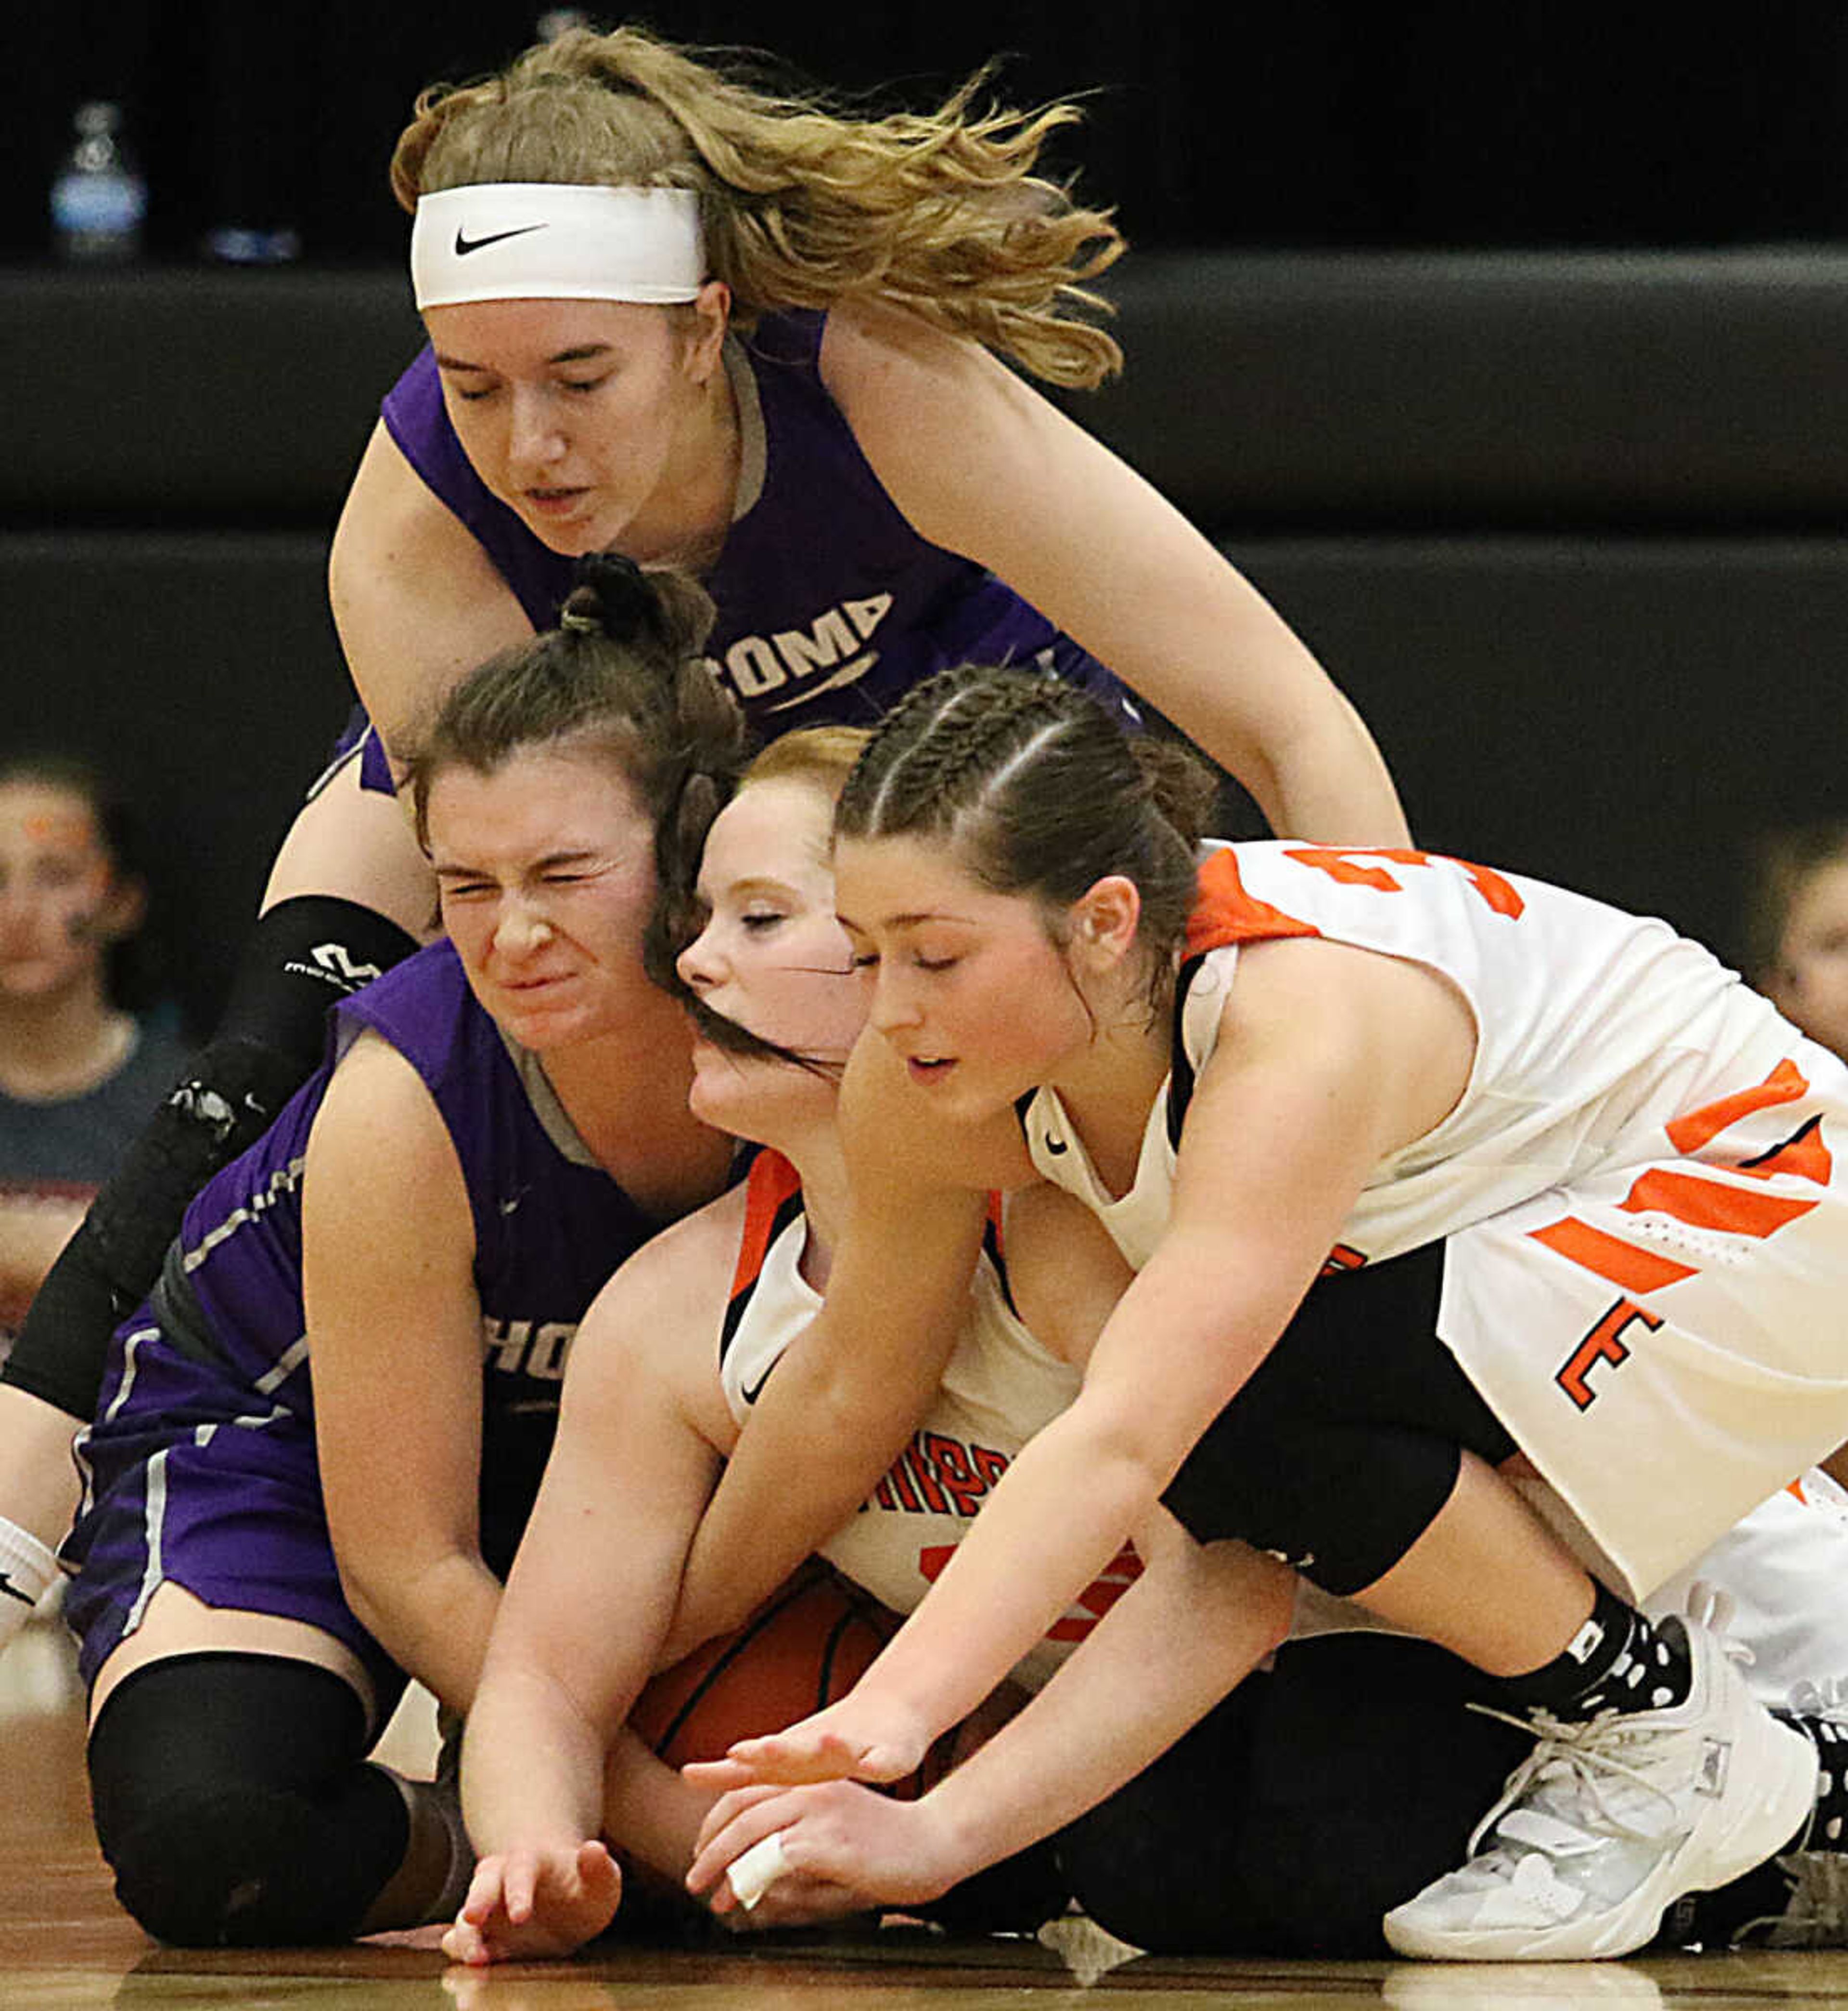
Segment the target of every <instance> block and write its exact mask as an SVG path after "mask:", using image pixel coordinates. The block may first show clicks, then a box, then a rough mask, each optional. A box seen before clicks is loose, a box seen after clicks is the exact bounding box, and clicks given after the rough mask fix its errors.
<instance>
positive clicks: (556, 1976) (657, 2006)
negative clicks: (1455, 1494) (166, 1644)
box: [0, 1628, 1848, 2011]
mask: <svg viewBox="0 0 1848 2011" xmlns="http://www.w3.org/2000/svg"><path fill="white" fill-rule="evenodd" d="M31 1632H32V1635H38V1636H39V1637H40V1638H39V1639H37V1640H34V1639H32V1638H31V1636H30V1635H29V1636H28V1639H27V1641H26V1642H25V1643H23V1644H22V1649H21V1650H20V1651H19V1652H18V1653H17V1656H16V1655H10V1654H9V1656H8V1657H6V1660H5V1665H4V1666H3V1668H0V2011H104V2007H112V2011H113V2007H121V2011H233V2007H244V2006H250V2007H261V2011H1073V2008H1074V2007H1082V2011H1181V2008H1182V2007H1185V2011H1207V2007H1208V2006H1213V2007H1242V2011H1253V2007H1260V2006H1261V2007H1263V2011H1322V2007H1331V2006H1339V2007H1342V2011H1363V2007H1366V2006H1372V2005H1376V2004H1379V2005H1385V2006H1393V2007H1396V2011H1414V2007H1416V2011H1576V2007H1578V2006H1605V2005H1608V2006H1613V2007H1615V2006H1626V2005H1627V2006H1638V2007H1645V2006H1651V2007H1653V2006H1661V2007H1666V2008H1667V2011H1686V2007H1694V2006H1697V2007H1699V2011H1744V2007H1747V2006H1771V2005H1783V2006H1802V2005H1814V2006H1823V2005H1844V2006H1848V1953H1844V1954H1842V1955H1835V1954H1828V1955H1768V1954H1754V1955H1746V1956H1716V1957H1708V1958H1697V1957H1682V1958H1676V1959H1669V1960H1661V1961H1647V1962H1630V1963H1594V1964H1586V1965H1583V1966H1573V1965H1562V1966H1558V1967H1544V1966H1541V1965H1533V1966H1527V1967H1520V1966H1516V1967H1502V1968H1497V1967H1481V1968H1467V1967H1442V1966H1430V1967H1427V1966H1424V1965H1420V1964H1417V1963H1398V1964H1393V1963H1249V1962H1246V1963H1233V1962H1221V1961H1210V1962H1209V1961H1197V1962H1196V1961H1183V1960H1178V1959H1152V1958H1146V1957H1140V1958H1139V1957H1129V1958H1128V1959H1125V1951H1124V1950H1122V1949H1121V1946H1120V1945H1117V1944H1114V1943H1110V1942H1107V1940H1105V1939H1104V1938H1102V1937H1099V1936H1096V1935H1094V1934H1093V1933H1092V1932H1091V1931H1089V1930H1088V1929H1087V1928H1086V1927H1085V1925H1084V1924H1083V1923H1069V1924H1061V1929H1060V1930H1057V1931H1055V1938H1057V1941H1058V1942H1059V1944H1060V1945H1058V1946H1057V1947H1044V1946H1039V1945H1035V1944H1032V1943H1030V1942H958V1943H953V1942H943V1941H933V1940H929V1939H926V1938H919V1937H917V1936H915V1935H914V1934H911V1933H910V1932H908V1931H907V1932H903V1933H897V1934H885V1935H883V1936H877V1937H874V1936H865V1937H862V1938H858V1939H857V1940H855V1941H852V1942H818V1943H814V1944H811V1945H805V1946H802V1947H795V1948H792V1947H790V1946H787V1945H784V1946H782V1947H779V1948H777V1949H769V1948H759V1949H755V1950H749V1951H747V1952H739V1953H737V1954H735V1955H734V1954H731V1953H729V1952H727V1953H723V1954H719V1955H713V1954H707V1953H700V1954H659V1953H652V1952H651V1953H646V1954H642V1953H624V1952H614V1953H612V1954H609V1955H607V1956H599V1958H597V1959H589V1960H584V1961H580V1962H575V1963H569V1964H555V1965H554V1964H546V1965H536V1964H535V1965H532V1966H528V1967H510V1968H506V1969H499V1970H489V1971H471V1970H458V1969H456V1968H453V1967H451V1966H450V1965H449V1964H448V1963H446V1962H445V1961H444V1959H443V1958H442V1955H441V1954H440V1953H439V1952H438V1951H437V1949H435V1947H434V1946H433V1945H432V1937H431V1936H430V1935H428V1934H425V1935H422V1936H404V1937H396V1938H381V1939H380V1940H378V1941H374V1942H364V1943H361V1944H359V1945H356V1946H354V1947H352V1948H350V1949H316V1950H311V1951H306V1952H286V1951H285V1952H265V1953H261V1954H256V1953H244V1952H224V1953H215V1952H199V1951H196V1950H187V1949H162V1948H159V1947H157V1946H156V1945H155V1944H153V1943H152V1942H149V1941H148V1940H147V1938H145V1937H144V1935H143V1934H142V1933H141V1932H140V1929H139V1928H137V1927H136V1926H135V1925H134V1924H133V1922H132V1921H130V1920H129V1919H127V1917H126V1916H125V1915H123V1913H121V1912H120V1911H119V1909H118V1908H117V1906H116V1903H115V1901H114V1899H113V1898H112V1896H111V1894H110V1891H109V1885H108V1874H107V1873H106V1872H105V1870H104V1868H103V1866H102V1863H101V1860H100V1859H99V1858H98V1855H97V1850H96V1845H95V1842H94V1838H93V1837H92V1835H91V1830H90V1824H89V1813H88V1808H87V1802H86V1798H85V1792H84V1774H83V1721H82V1716H81V1713H80V1709H79V1708H78V1707H77V1705H76V1702H75V1700H74V1698H73V1696H72V1695H71V1693H70V1692H69V1689H68V1687H66V1685H64V1684H62V1682H60V1681H59V1678H58V1672H57V1659H58V1658H57V1654H56V1650H55V1643H53V1642H52V1641H50V1640H48V1639H46V1638H45V1634H46V1630H44V1629H43V1628H34V1629H33V1630H31ZM1068 1926H1069V1927H1071V1930H1072V1931H1071V1932H1070V1933H1066V1932H1064V1928H1065V1927H1068Z"/></svg>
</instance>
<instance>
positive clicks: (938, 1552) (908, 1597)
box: [720, 1153, 1138, 1689]
mask: <svg viewBox="0 0 1848 2011" xmlns="http://www.w3.org/2000/svg"><path fill="white" fill-rule="evenodd" d="M751 1179H752V1183H753V1191H752V1192H751V1194H749V1195H748V1199H747V1206H746V1219H747V1223H748V1224H753V1223H756V1224H761V1225H762V1226H760V1227H759V1228H758V1229H757V1230H756V1231H755V1233H753V1230H752V1227H750V1226H748V1227H747V1230H746V1234H745V1248H744V1250H743V1251H742V1252H741V1258H740V1262H739V1265H738V1267H737V1272H736V1274H735V1275H734V1280H733V1287H732V1295H731V1302H730V1308H729V1309H728V1311H727V1315H726V1322H725V1324H726V1329H727V1333H726V1338H725V1340H724V1342H723V1352H722V1354H721V1356H720V1385H721V1387H722V1388H723V1391H724V1393H725V1401H726V1403H727V1405H728V1407H729V1408H730V1411H731V1414H732V1415H733V1417H734V1418H736V1419H737V1421H738V1422H739V1424H740V1425H742V1424H744V1423H745V1420H746V1419H747V1418H748V1417H749V1415H750V1412H751V1406H752V1404H753V1403H755V1401H756V1399H757V1397H758V1394H759V1392H760V1391H761V1390H762V1387H763V1385H764V1383H765V1381H766V1379H767V1378H768V1376H769V1373H770V1372H771V1370H772V1369H773V1368H774V1367H775V1366H776V1364H777V1361H778V1360H779V1359H780V1358H781V1356H782V1353H783V1351H784V1348H785V1347H787V1346H788V1345H789V1344H790V1343H791V1341H792V1340H794V1339H795V1337H796V1336H797V1335H798V1333H801V1330H802V1329H803V1328H804V1327H805V1326H807V1325H808V1323H809V1321H810V1320H812V1319H813V1318H814V1317H815V1315H816V1312H817V1311H818V1310H819V1308H820V1305H821V1298H820V1296H819V1294H818V1293H816V1290H814V1288H813V1287H812V1286H810V1285H809V1283H807V1282H806V1281H805V1280H804V1278H803V1277H802V1275H801V1269H800V1268H799V1266H800V1263H801V1255H802V1251H803V1248H804V1246H805V1244H806V1242H807V1240H808V1222H807V1219H806V1217H805V1216H804V1215H803V1214H802V1212H801V1191H800V1190H799V1188H798V1187H796V1186H795V1184H794V1173H793V1172H792V1171H790V1170H788V1169H787V1162H785V1161H782V1160H780V1159H778V1158H777V1155H775V1154H773V1153H764V1154H760V1155H759V1157H758V1159H756V1161H755V1162H753V1165H752V1172H751ZM772 1198H773V1206H771V1207H770V1208H769V1219H768V1220H767V1221H766V1219H765V1216H766V1203H770V1202H771V1201H772ZM754 1245H755V1247H753V1246H754ZM1080 1380H1081V1378H1080V1376H1079V1372H1078V1370H1077V1369H1074V1368H1073V1367H1071V1365H1070V1364H1069V1363H1068V1362H1065V1361H1061V1360H1060V1359H1059V1358H1058V1357H1057V1356H1056V1355H1054V1354H1050V1353H1049V1352H1048V1351H1047V1350H1046V1349H1045V1348H1043V1347H1041V1346H1040V1344H1039V1342H1038V1341H1036V1340H1035V1339H1034V1338H1033V1337H1032V1334H1030V1333H1029V1332H1028V1331H1027V1329H1025V1327H1024V1326H1022V1324H1021V1322H1020V1321H1019V1320H1018V1319H1016V1318H1015V1315H1014V1312H1013V1311H1012V1309H1011V1307H1010V1306H1009V1304H1008V1298H1007V1288H1006V1286H1005V1283H1004V1280H1003V1277H1002V1275H1001V1273H1000V1270H999V1269H997V1265H996V1264H995V1262H993V1258H991V1257H990V1255H989V1254H988V1253H987V1252H984V1254H983V1256H982V1258H981V1259H980V1260H979V1264H978V1265H977V1269H976V1279H975V1283H974V1284H973V1286H972V1288H971V1290H970V1295H969V1309H968V1317H967V1319H965V1322H964V1324H963V1329H962V1334H961V1338H960V1339H959V1340H958V1343H957V1345H956V1350H955V1352H954V1354H952V1355H951V1358H950V1361H949V1363H948V1365H947V1368H946V1369H944V1379H943V1382H942V1383H941V1385H940V1387H939V1388H938V1390H937V1392H936V1396H935V1397H934V1398H933V1400H932V1402H931V1405H930V1408H929V1412H928V1413H927V1414H926V1417H925V1418H924V1421H923V1422H922V1425H920V1426H919V1429H918V1430H917V1431H916V1432H915V1433H914V1434H913V1435H912V1440H911V1443H910V1444H909V1445H908V1446H907V1447H906V1448H905V1450H904V1452H903V1453H902V1454H901V1455H900V1456H899V1458H897V1461H894V1464H893V1465H892V1467H891V1469H890V1472H887V1475H886V1477H885V1478H884V1479H883V1480H882V1481H881V1482H880V1484H879V1486H878V1487H877V1488H876V1489H875V1490H874V1491H873V1493H872V1497H871V1498H870V1499H869V1500H868V1501H867V1502H866V1503H865V1505H864V1506H863V1507H862V1508H861V1510H860V1511H859V1513H858V1514H857V1515H855V1518H853V1520H852V1521H851V1522H849V1523H848V1524H847V1525H845V1526H844V1528H842V1529H840V1530H839V1531H838V1532H837V1533H836V1534H835V1536H833V1537H832V1538H831V1539H830V1540H829V1541H828V1542H827V1543H825V1544H824V1545H823V1547H822V1554H823V1556H824V1557H826V1558H827V1560H828V1561H829V1562H830V1564H833V1566H834V1567H835V1568H836V1569H837V1570H839V1571H843V1572H844V1573H845V1574H846V1575H847V1576H848V1577H849V1578H851V1579H853V1581H854V1582H855V1584H857V1585H860V1586H864V1587H865V1589H866V1590H867V1591H868V1592H869V1593H872V1596H874V1597H875V1598H876V1599H877V1600H880V1603H882V1604H883V1605H886V1606H889V1607H891V1608H892V1609H893V1611H894V1612H898V1613H908V1612H910V1611H911V1610H912V1608H913V1607H915V1606H916V1605H917V1604H918V1603H919V1601H920V1600H922V1598H923V1596H924V1594H925V1593H926V1592H927V1591H928V1590H929V1587H930V1585H931V1583H932V1582H933V1579H936V1577H937V1575H939V1574H940V1572H941V1571H942V1570H943V1568H944V1565H946V1564H947V1563H948V1562H949V1561H950V1559H951V1557H952V1556H953V1555H954V1552H955V1548H956V1546H957V1544H958V1543H960V1542H961V1539H962V1538H963V1536H965V1534H966V1532H967V1531H968V1526H969V1524H970V1522H971V1521H972V1519H973V1518H974V1516H975V1514H976V1510H977V1509H978V1508H979V1507H980V1506H981V1504H982V1502H983V1500H984V1499H985V1498H986V1496H987V1495H988V1493H990V1490H992V1489H993V1486H994V1485H995V1483H996V1482H997V1481H998V1480H999V1479H1000V1477H1001V1475H1003V1474H1004V1472H1006V1471H1007V1470H1008V1463H1009V1461H1011V1460H1012V1458H1014V1455H1015V1454H1016V1453H1017V1452H1018V1451H1019V1450H1020V1448H1021V1447H1022V1446H1023V1445H1024V1444H1025V1443H1026V1441H1027V1440H1029V1438H1031V1437H1032V1435H1033V1433H1035V1432H1036V1431H1037V1430H1038V1429H1039V1427H1040V1426H1041V1425H1043V1424H1045V1423H1046V1422H1047V1421H1048V1419H1050V1418H1054V1417H1056V1416H1057V1415H1058V1413H1059V1412H1060V1411H1063V1410H1064V1409H1065V1408H1066V1407H1067V1406H1068V1404H1070V1403H1071V1401H1072V1399H1073V1398H1074V1397H1075V1396H1076V1395H1077V1394H1078V1390H1079V1383H1080ZM1137 1568H1138V1566H1137V1563H1136V1560H1135V1555H1134V1554H1133V1552H1131V1551H1128V1550H1125V1553H1124V1554H1123V1555H1122V1556H1121V1557H1119V1558H1118V1560H1117V1561H1116V1562H1115V1563H1114V1564H1112V1565H1111V1569H1110V1571H1109V1572H1108V1574H1107V1575H1106V1577H1105V1578H1104V1579H1100V1581H1099V1582H1098V1583H1097V1584H1096V1585H1095V1586H1092V1587H1091V1588H1090V1589H1089V1590H1087V1591H1086V1593H1083V1594H1082V1596H1081V1597H1080V1600H1079V1603H1078V1604H1077V1605H1076V1606H1075V1607H1074V1608H1073V1609H1072V1611H1071V1612H1070V1613H1069V1614H1067V1615H1066V1616H1065V1618H1064V1619H1063V1620H1061V1621H1059V1623H1058V1624H1057V1625H1056V1626H1055V1627H1054V1628H1053V1630H1052V1632H1051V1633H1050V1635H1048V1636H1047V1639H1046V1640H1045V1641H1044V1642H1043V1643H1041V1645H1040V1646H1039V1647H1037V1648H1036V1649H1035V1650H1033V1651H1032V1653H1030V1654H1029V1656H1028V1657H1026V1658H1025V1660H1024V1661H1023V1662H1022V1664H1021V1665H1020V1666H1019V1667H1018V1668H1016V1670H1015V1672H1014V1673H1015V1678H1016V1679H1017V1680H1018V1681H1019V1682H1023V1683H1025V1684H1027V1685H1029V1687H1031V1688H1035V1689H1036V1688H1038V1687H1039V1685H1040V1684H1042V1683H1043V1682H1045V1681H1046V1680H1047V1678H1048V1677H1049V1676H1050V1675H1051V1674H1052V1671H1054V1668H1057V1665H1058V1664H1059V1662H1060V1661H1061V1660H1062V1659H1063V1658H1064V1656H1065V1655H1067V1654H1068V1653H1070V1652H1071V1649H1072V1647H1073V1646H1075V1644H1076V1643H1078V1642H1079V1641H1080V1640H1082V1639H1083V1638H1084V1636H1085V1635H1086V1634H1087V1633H1089V1632H1090V1630H1091V1628H1093V1627H1094V1626H1095V1625H1096V1624H1097V1621H1098V1620H1099V1618H1100V1617H1101V1616H1102V1615H1103V1614H1104V1613H1105V1612H1107V1611H1108V1610H1109V1608H1110V1606H1111V1603H1113V1602H1114V1600H1115V1599H1116V1598H1117V1597H1118V1596H1119V1595H1120V1594H1121V1592H1122V1591H1123V1589H1124V1588H1125V1586H1127V1585H1128V1583H1129V1582H1131V1580H1132V1579H1133V1578H1134V1576H1135V1572H1136V1570H1137Z"/></svg>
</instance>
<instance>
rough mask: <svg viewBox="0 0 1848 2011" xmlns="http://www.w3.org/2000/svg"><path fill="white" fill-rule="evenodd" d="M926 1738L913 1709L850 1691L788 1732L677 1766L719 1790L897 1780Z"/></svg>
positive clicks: (919, 1756)
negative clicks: (720, 1756)
mask: <svg viewBox="0 0 1848 2011" xmlns="http://www.w3.org/2000/svg"><path fill="white" fill-rule="evenodd" d="M930 1738H931V1727H930V1726H929V1725H927V1724H925V1722H924V1721H923V1720H922V1718H920V1717H919V1716H918V1714H917V1713H916V1712H915V1711H912V1710H905V1709H904V1708H903V1707H900V1706H897V1705H894V1704H890V1703H883V1702H876V1701H875V1700H872V1699H870V1698H862V1696H861V1695H860V1693H859V1692H858V1691H855V1692H853V1693H852V1694H851V1695H849V1696H844V1697H843V1698H842V1699H841V1700H840V1702H839V1703H832V1704H830V1705H829V1706H828V1707H827V1709H826V1710H819V1711H817V1712H816V1714H815V1715H814V1716H813V1717H805V1718H802V1719H801V1720H799V1721H798V1722H797V1723H796V1724H792V1725H791V1726H790V1727H789V1728H788V1729H787V1731H784V1732H771V1733H769V1734H768V1735H766V1736H765V1737H764V1738H762V1739H740V1740H739V1741H738V1742H737V1744H736V1745H734V1746H730V1747H729V1748H728V1749H727V1752H726V1754H725V1757H724V1758H723V1760H694V1761H692V1762H691V1763H690V1764H688V1765H687V1766H684V1767H682V1768H681V1772H682V1773H683V1774H684V1775H685V1776H686V1778H688V1780H689V1781H691V1782H692V1783H693V1785H695V1787H698V1788H709V1789H732V1788H748V1787H752V1786H755V1785H759V1784H762V1783H765V1782H773V1783H775V1784H777V1785H780V1786H784V1787H801V1786H805V1785H809V1783H811V1782H813V1781H902V1780H903V1779H904V1777H905V1775H906V1774H911V1773H915V1771H917V1769H918V1767H919V1766H920V1765H921V1764H922V1762H923V1759H924V1755H925V1753H926V1749H928V1748H929V1744H930Z"/></svg>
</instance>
